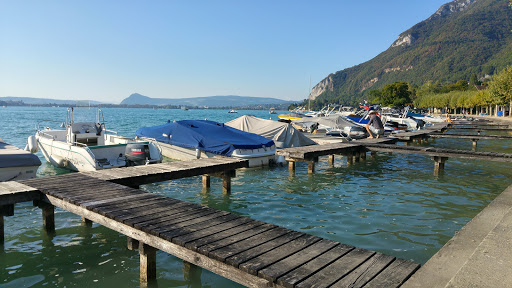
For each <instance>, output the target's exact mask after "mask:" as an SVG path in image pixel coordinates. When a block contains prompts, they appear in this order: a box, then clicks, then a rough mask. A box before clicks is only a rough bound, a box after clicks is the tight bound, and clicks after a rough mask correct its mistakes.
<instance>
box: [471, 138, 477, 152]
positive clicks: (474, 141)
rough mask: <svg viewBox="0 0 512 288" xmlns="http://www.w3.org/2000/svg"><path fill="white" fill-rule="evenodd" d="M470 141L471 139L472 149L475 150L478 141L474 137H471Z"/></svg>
mask: <svg viewBox="0 0 512 288" xmlns="http://www.w3.org/2000/svg"><path fill="white" fill-rule="evenodd" d="M471 141H473V151H476V145H477V143H478V139H477V138H474V139H471Z"/></svg>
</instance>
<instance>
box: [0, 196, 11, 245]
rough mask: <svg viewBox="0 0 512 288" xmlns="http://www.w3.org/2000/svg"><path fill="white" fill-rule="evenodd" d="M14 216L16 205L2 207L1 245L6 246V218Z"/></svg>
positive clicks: (0, 224) (0, 212)
mask: <svg viewBox="0 0 512 288" xmlns="http://www.w3.org/2000/svg"><path fill="white" fill-rule="evenodd" d="M13 215H14V204H9V205H2V206H0V244H4V241H5V238H4V237H5V236H4V216H13Z"/></svg>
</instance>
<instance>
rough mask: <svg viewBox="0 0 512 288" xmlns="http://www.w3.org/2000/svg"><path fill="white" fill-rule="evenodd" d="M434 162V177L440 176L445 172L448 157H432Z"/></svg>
mask: <svg viewBox="0 0 512 288" xmlns="http://www.w3.org/2000/svg"><path fill="white" fill-rule="evenodd" d="M432 160H434V163H435V164H434V165H435V166H434V175H435V176H439V173H440V172H441V171H443V170H444V163H445V162H446V160H448V157H441V156H432Z"/></svg>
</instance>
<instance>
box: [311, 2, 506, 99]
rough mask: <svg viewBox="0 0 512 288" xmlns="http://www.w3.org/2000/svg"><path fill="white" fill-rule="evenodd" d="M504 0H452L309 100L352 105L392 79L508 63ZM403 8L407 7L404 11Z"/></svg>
mask: <svg viewBox="0 0 512 288" xmlns="http://www.w3.org/2000/svg"><path fill="white" fill-rule="evenodd" d="M508 4H509V1H505V0H456V1H452V2H449V3H447V4H445V5H442V6H441V7H440V8H439V9H438V10H437V11H436V12H435V13H434V14H433V15H432V16H431V17H429V18H428V19H426V20H425V21H422V22H420V23H418V24H416V25H414V26H413V27H412V28H410V29H408V30H407V31H405V32H403V33H402V34H400V36H399V37H398V39H397V40H396V41H395V42H394V43H393V44H392V45H391V47H389V48H388V49H387V50H386V51H384V52H382V53H381V54H379V55H378V56H376V57H375V58H373V59H371V60H369V61H368V62H365V63H362V64H359V65H357V66H354V67H351V68H347V69H344V70H341V71H338V72H336V73H333V74H330V75H328V76H327V77H326V78H325V79H323V80H322V81H321V82H320V83H318V84H317V85H316V86H315V87H314V88H313V89H312V92H311V94H310V97H309V99H312V100H314V99H316V102H318V104H322V103H332V102H341V103H344V104H354V103H357V102H358V101H360V99H361V98H364V97H365V96H364V95H365V93H367V92H368V91H370V90H372V89H380V88H382V87H383V86H384V85H386V84H391V83H393V82H395V81H404V82H409V83H411V84H415V85H418V86H421V85H422V84H424V83H426V82H427V81H434V82H435V81H439V82H440V83H441V84H446V83H455V82H456V81H458V80H466V81H469V79H470V77H471V75H472V74H475V75H476V76H477V77H478V78H483V77H485V76H486V75H493V74H495V73H496V72H497V71H500V70H502V69H504V68H505V67H507V65H510V64H512V52H511V51H512V33H511V30H512V9H511V8H510V7H509V6H508ZM404 13H407V11H404Z"/></svg>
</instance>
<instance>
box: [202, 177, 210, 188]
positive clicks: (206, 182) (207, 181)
mask: <svg viewBox="0 0 512 288" xmlns="http://www.w3.org/2000/svg"><path fill="white" fill-rule="evenodd" d="M208 188H210V175H203V189H208Z"/></svg>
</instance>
